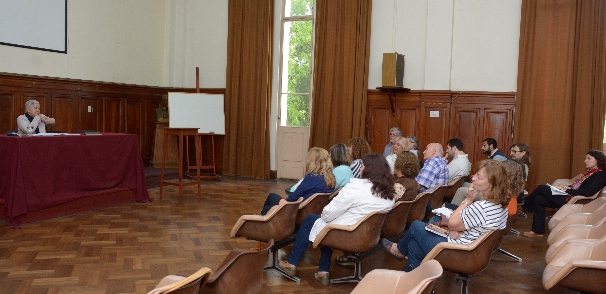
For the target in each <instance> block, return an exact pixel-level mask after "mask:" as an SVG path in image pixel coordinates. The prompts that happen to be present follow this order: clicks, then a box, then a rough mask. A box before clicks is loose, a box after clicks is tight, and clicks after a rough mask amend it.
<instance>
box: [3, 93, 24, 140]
mask: <svg viewBox="0 0 606 294" xmlns="http://www.w3.org/2000/svg"><path fill="white" fill-rule="evenodd" d="M17 100H18V93H11V92H0V117H5V118H7V119H2V120H0V134H4V132H7V131H16V130H17V117H18V115H17V114H16V113H17V109H16V104H17V103H16V101H17ZM19 115H20V114H19Z"/></svg>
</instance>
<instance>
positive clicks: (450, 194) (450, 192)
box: [444, 177, 465, 202]
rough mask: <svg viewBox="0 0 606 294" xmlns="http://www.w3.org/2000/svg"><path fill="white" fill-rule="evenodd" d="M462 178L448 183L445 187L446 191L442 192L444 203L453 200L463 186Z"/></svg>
mask: <svg viewBox="0 0 606 294" xmlns="http://www.w3.org/2000/svg"><path fill="white" fill-rule="evenodd" d="M464 178H465V177H461V178H458V179H454V180H452V181H450V183H448V185H447V186H446V191H444V201H445V202H446V201H447V202H450V201H452V198H454V196H455V194H456V193H457V190H458V189H459V188H461V185H463V182H464Z"/></svg>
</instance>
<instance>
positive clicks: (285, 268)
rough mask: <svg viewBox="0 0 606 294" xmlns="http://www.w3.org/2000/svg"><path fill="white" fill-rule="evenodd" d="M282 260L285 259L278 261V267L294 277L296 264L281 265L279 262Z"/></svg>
mask: <svg viewBox="0 0 606 294" xmlns="http://www.w3.org/2000/svg"><path fill="white" fill-rule="evenodd" d="M283 262H285V261H280V262H279V263H278V267H279V268H281V269H282V270H283V271H284V272H285V273H286V274H287V275H289V276H291V277H293V278H294V277H295V276H296V275H297V267H296V266H291V267H286V266H282V265H281V263H283Z"/></svg>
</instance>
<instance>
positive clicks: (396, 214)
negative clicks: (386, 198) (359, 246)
mask: <svg viewBox="0 0 606 294" xmlns="http://www.w3.org/2000/svg"><path fill="white" fill-rule="evenodd" d="M413 203H414V202H413V201H396V203H395V204H394V206H393V208H392V209H391V210H390V211H389V212H388V213H387V216H385V221H384V222H383V227H382V228H381V238H387V239H389V238H393V237H396V236H399V235H401V234H402V233H404V231H405V230H406V221H407V220H408V212H409V211H410V208H411V207H412V204H413Z"/></svg>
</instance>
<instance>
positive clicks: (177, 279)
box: [147, 267, 211, 294]
mask: <svg viewBox="0 0 606 294" xmlns="http://www.w3.org/2000/svg"><path fill="white" fill-rule="evenodd" d="M210 273H211V270H210V269H209V268H207V267H203V268H201V269H200V270H199V271H197V272H196V273H194V274H193V275H191V276H189V277H182V276H173V275H171V276H166V277H164V278H163V279H162V280H161V281H160V283H158V285H157V286H156V288H154V289H153V290H151V291H149V292H148V293H147V294H165V293H171V294H198V293H200V287H204V284H206V280H208V277H209V276H210Z"/></svg>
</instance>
